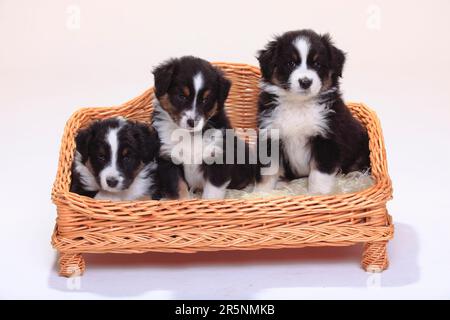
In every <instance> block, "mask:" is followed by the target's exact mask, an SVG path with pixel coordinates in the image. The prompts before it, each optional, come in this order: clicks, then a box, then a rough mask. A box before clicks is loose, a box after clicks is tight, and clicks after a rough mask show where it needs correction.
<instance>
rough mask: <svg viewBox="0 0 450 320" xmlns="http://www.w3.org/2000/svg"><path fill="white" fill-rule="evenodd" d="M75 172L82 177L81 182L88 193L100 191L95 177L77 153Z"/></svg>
mask: <svg viewBox="0 0 450 320" xmlns="http://www.w3.org/2000/svg"><path fill="white" fill-rule="evenodd" d="M75 171H76V172H78V174H79V175H80V182H81V184H82V185H83V189H84V190H86V191H98V190H99V189H100V186H99V185H98V183H97V180H96V179H95V177H94V175H93V174H92V173H91V171H90V170H89V169H88V168H87V167H86V166H85V165H84V164H83V162H82V156H81V154H80V153H79V152H78V151H76V153H75Z"/></svg>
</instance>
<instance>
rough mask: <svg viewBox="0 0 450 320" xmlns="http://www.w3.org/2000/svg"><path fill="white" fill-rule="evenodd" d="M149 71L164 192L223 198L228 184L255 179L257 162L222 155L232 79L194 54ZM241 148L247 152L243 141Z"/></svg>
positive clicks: (241, 184) (171, 195)
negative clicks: (227, 104) (230, 158)
mask: <svg viewBox="0 0 450 320" xmlns="http://www.w3.org/2000/svg"><path fill="white" fill-rule="evenodd" d="M153 73H154V77H155V101H154V112H153V117H152V123H153V126H154V128H155V129H156V130H157V132H158V135H159V138H160V142H161V149H160V158H159V160H158V172H159V178H160V181H161V191H162V194H163V197H165V198H171V199H186V198H189V190H201V191H202V192H203V193H202V197H203V198H204V199H222V198H223V197H224V195H225V190H226V188H227V187H229V188H234V189H240V188H244V187H245V186H247V185H248V184H249V183H254V181H255V180H254V179H255V174H256V173H257V170H256V165H250V164H248V163H249V161H246V162H245V163H242V164H236V163H235V161H234V160H233V161H231V162H232V163H230V161H227V159H226V158H227V156H226V150H227V148H226V147H225V142H226V141H227V139H226V135H227V134H229V133H230V132H232V130H227V129H231V125H230V122H229V119H228V118H227V115H226V113H225V108H224V105H225V100H226V99H227V97H228V93H229V90H230V87H231V82H230V81H229V80H228V79H226V78H225V77H224V75H223V73H222V72H221V71H220V70H219V69H217V68H215V67H214V66H212V65H211V64H210V63H209V62H207V61H205V60H203V59H200V58H196V57H192V56H185V57H181V58H177V59H171V60H168V61H166V62H164V63H162V64H161V65H159V66H158V67H156V68H155V69H154V71H153ZM226 131H228V132H227V133H226ZM211 132H212V133H213V134H211ZM233 139H235V142H236V141H237V137H236V136H233ZM241 142H242V141H241ZM237 146H238V143H236V144H235V145H234V147H235V149H233V151H236V147H237ZM244 149H245V151H244V152H249V149H248V146H247V145H246V144H245V147H244ZM211 156H214V159H213V158H211ZM234 156H235V157H236V154H235V155H234ZM211 160H212V161H211ZM217 160H219V161H217Z"/></svg>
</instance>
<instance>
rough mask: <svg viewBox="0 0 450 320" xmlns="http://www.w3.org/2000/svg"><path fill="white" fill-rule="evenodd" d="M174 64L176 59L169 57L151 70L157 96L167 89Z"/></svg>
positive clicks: (164, 92)
mask: <svg viewBox="0 0 450 320" xmlns="http://www.w3.org/2000/svg"><path fill="white" fill-rule="evenodd" d="M176 64H177V60H176V59H171V60H168V61H166V62H163V63H162V64H160V65H159V66H157V67H156V68H155V69H154V70H153V76H154V78H155V94H156V97H158V98H159V97H161V96H163V95H165V94H166V93H167V90H169V87H170V84H171V82H172V76H173V73H174V71H175V66H176Z"/></svg>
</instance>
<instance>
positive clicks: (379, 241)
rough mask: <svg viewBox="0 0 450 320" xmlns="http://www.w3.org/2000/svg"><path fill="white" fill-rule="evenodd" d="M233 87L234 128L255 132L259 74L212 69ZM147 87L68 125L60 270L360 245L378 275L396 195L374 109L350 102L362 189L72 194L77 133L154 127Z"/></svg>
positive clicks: (61, 183)
mask: <svg viewBox="0 0 450 320" xmlns="http://www.w3.org/2000/svg"><path fill="white" fill-rule="evenodd" d="M216 65H217V66H219V67H220V68H222V69H223V70H224V72H225V74H226V75H227V77H228V78H229V79H230V80H232V82H233V86H232V89H231V92H230V95H229V98H228V100H227V104H226V108H227V114H228V116H229V117H230V119H231V122H232V124H233V126H234V127H235V128H255V126H256V101H257V98H258V93H259V89H258V82H259V78H260V73H259V69H258V68H256V67H253V66H248V65H243V64H230V63H217V64H216ZM152 100H153V90H152V89H150V90H147V91H146V92H144V93H143V94H142V95H141V96H139V97H137V98H135V99H133V100H131V101H129V102H127V103H125V104H123V105H121V106H118V107H111V108H86V109H81V110H79V111H78V112H76V113H75V114H74V115H73V116H72V117H71V118H70V120H69V121H68V123H67V125H66V128H65V131H64V136H63V139H62V144H61V152H60V160H59V166H58V172H57V177H56V181H55V184H54V187H53V191H52V199H53V202H54V203H55V204H56V206H57V211H58V217H57V225H56V228H55V232H54V234H53V237H52V244H53V246H54V247H55V248H56V249H57V250H58V251H59V252H60V253H61V259H60V266H61V269H60V274H61V275H65V276H70V275H72V274H74V273H76V272H75V271H74V270H78V272H83V271H84V268H85V266H84V261H83V258H82V257H81V253H85V252H93V253H105V252H117V253H141V252H148V251H160V252H197V251H213V250H235V249H240V250H254V249H262V248H287V247H304V246H346V245H352V244H355V243H361V242H363V243H366V245H365V249H364V253H363V261H362V265H363V267H364V268H365V269H366V270H370V271H382V270H384V269H385V268H386V267H387V265H388V263H387V254H386V244H387V241H388V240H390V239H391V238H392V236H393V226H392V223H391V219H390V216H389V215H388V213H387V210H386V202H387V201H388V200H390V199H391V197H392V187H391V181H390V178H389V176H388V172H387V164H386V154H385V148H384V142H383V136H382V132H381V127H380V123H379V120H378V118H377V117H376V115H375V113H374V112H373V111H371V110H370V109H369V108H367V107H366V106H365V105H363V104H358V103H349V104H348V106H349V107H350V109H351V111H352V112H353V114H354V115H355V116H356V117H357V118H358V119H359V120H360V121H361V122H362V123H363V124H364V125H365V126H366V127H367V130H368V132H369V137H370V150H371V155H370V158H371V165H372V175H373V177H374V178H375V180H376V183H375V185H374V186H372V187H371V188H369V189H367V190H364V191H362V192H358V193H351V194H345V195H334V196H314V197H312V196H295V197H276V198H272V199H270V200H268V199H251V200H232V199H227V200H184V201H138V202H109V201H98V200H94V199H90V198H86V197H82V196H79V195H77V194H73V193H70V192H69V186H70V179H71V177H70V168H71V163H72V159H73V156H74V149H75V142H74V137H75V134H76V132H77V131H78V130H79V128H81V127H84V126H86V125H88V124H89V123H90V122H91V121H92V120H95V119H103V118H107V117H113V116H119V115H120V116H125V117H127V118H131V119H135V120H140V121H146V122H148V121H150V114H151V110H152Z"/></svg>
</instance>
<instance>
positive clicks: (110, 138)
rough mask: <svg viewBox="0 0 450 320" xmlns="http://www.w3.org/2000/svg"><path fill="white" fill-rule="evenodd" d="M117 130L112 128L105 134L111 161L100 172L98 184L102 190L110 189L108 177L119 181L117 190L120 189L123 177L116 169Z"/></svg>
mask: <svg viewBox="0 0 450 320" xmlns="http://www.w3.org/2000/svg"><path fill="white" fill-rule="evenodd" d="M120 129H121V127H119V128H113V129H110V130H109V131H108V133H107V134H106V137H105V140H106V143H107V144H108V145H109V147H110V149H111V160H110V162H109V164H108V165H107V166H106V167H105V168H104V169H103V170H102V171H101V172H100V183H101V185H102V188H103V189H106V190H109V189H111V188H110V187H109V186H108V183H107V181H106V180H107V179H108V178H109V177H111V178H115V179H117V180H118V181H119V183H118V185H117V188H120V187H121V184H122V181H123V177H122V176H121V174H120V172H119V170H118V168H117V154H118V151H119V137H118V135H119V131H120Z"/></svg>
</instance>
